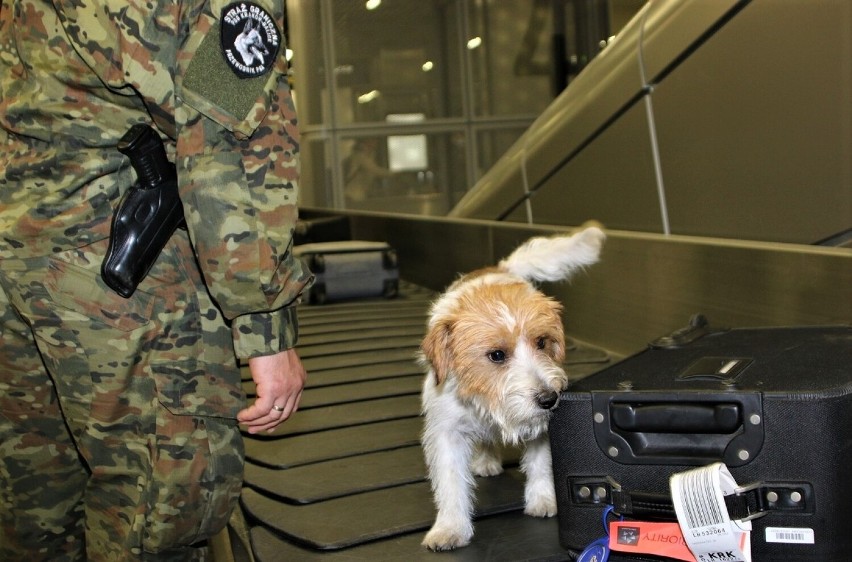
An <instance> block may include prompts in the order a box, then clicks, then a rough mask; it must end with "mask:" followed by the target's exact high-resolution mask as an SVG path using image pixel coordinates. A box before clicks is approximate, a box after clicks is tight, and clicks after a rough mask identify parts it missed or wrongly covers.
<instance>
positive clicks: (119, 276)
mask: <svg viewBox="0 0 852 562" xmlns="http://www.w3.org/2000/svg"><path fill="white" fill-rule="evenodd" d="M118 150H119V152H121V153H122V154H125V155H126V156H128V157H129V158H130V164H131V165H132V166H133V169H134V170H135V172H136V178H137V179H136V183H134V184H133V186H131V187H130V189H128V190H127V192H126V193H125V194H124V196H122V198H121V200H120V201H119V203H118V208H117V209H116V211H115V214H114V215H113V218H112V225H111V229H110V236H109V247H108V248H107V253H106V256H104V261H103V263H102V264H101V275H102V276H103V279H104V282H105V283H106V284H107V285H108V286H109V287H110V288H111V289H113V290H114V291H115V292H116V293H118V294H119V295H121V296H122V297H124V298H129V297H130V296H131V295H132V294H133V292H134V291H135V290H136V287H137V286H138V285H139V283H140V282H141V281H142V280H143V279H144V278H145V276H146V275H148V272H149V271H150V270H151V267H152V266H153V265H154V262H155V261H157V257H158V256H159V255H160V252H161V251H162V250H163V248H164V247H165V245H166V243H167V242H168V241H169V238H171V236H172V234H174V231H175V229H177V228H178V227H179V226H182V225H183V224H184V217H183V206H182V205H181V201H180V197H179V195H178V188H177V174H176V173H175V167H174V164H172V163H171V162H169V161H168V158H166V150H165V147H164V146H163V141H162V140H161V139H160V137H159V136H158V135H157V133H156V132H155V131H154V130H153V129H152V128H151V127H149V126H148V125H146V124H143V123H140V124H137V125H134V126H133V127H131V128H130V130H129V131H127V133H125V134H124V136H123V137H121V140H119V142H118Z"/></svg>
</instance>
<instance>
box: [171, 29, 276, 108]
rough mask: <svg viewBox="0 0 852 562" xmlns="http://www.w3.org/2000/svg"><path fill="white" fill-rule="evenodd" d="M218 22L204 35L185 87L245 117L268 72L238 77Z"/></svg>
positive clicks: (184, 80)
mask: <svg viewBox="0 0 852 562" xmlns="http://www.w3.org/2000/svg"><path fill="white" fill-rule="evenodd" d="M219 34H220V29H219V24H218V23H217V24H216V25H215V26H214V27H213V28H212V29H210V32H209V33H207V35H206V36H205V37H204V40H203V41H202V42H201V45H199V47H198V50H197V51H196V52H195V56H194V57H193V58H192V61H190V63H189V66H188V67H187V69H186V74H185V75H184V78H183V87H184V89H186V90H189V91H191V92H194V93H195V94H196V95H197V96H199V97H201V98H204V99H206V100H207V101H208V102H209V103H210V104H212V105H214V106H217V107H219V108H221V109H222V110H223V111H225V112H227V113H229V114H231V115H232V116H234V117H235V118H236V119H237V120H243V119H245V118H246V116H247V115H248V112H249V111H250V110H251V108H252V107H253V106H254V103H255V101H256V100H257V98H258V97H259V96H260V95H261V94H263V91H264V88H265V86H266V83H267V81H268V79H269V77H268V76H258V77H256V78H239V77H238V76H237V75H235V74H234V73H233V72H232V71H231V68H230V67H229V66H228V64H227V62H225V59H224V56H223V54H222V46H221V43H220V41H219Z"/></svg>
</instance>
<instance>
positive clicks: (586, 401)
mask: <svg viewBox="0 0 852 562" xmlns="http://www.w3.org/2000/svg"><path fill="white" fill-rule="evenodd" d="M698 320H699V321H696V319H693V323H692V325H691V326H690V327H689V328H688V329H684V330H681V331H680V333H676V334H673V335H672V336H670V337H666V338H661V339H660V340H657V341H656V342H653V343H652V344H651V345H650V346H649V348H648V349H646V350H645V351H642V352H640V353H638V354H636V355H634V356H632V357H629V358H627V359H625V360H623V361H621V362H619V363H616V364H614V365H612V366H611V367H608V368H607V369H605V370H603V371H600V372H599V373H596V374H593V375H591V376H589V377H587V378H585V379H582V380H580V381H577V382H576V383H575V384H573V385H572V386H571V387H570V388H569V389H568V390H567V391H566V392H564V393H563V395H562V400H561V403H560V405H559V407H558V408H557V409H556V411H555V412H554V417H553V419H552V421H551V424H550V440H551V448H552V451H553V464H554V479H555V483H556V494H557V503H558V518H559V540H560V543H561V544H562V546H563V547H565V548H566V549H568V550H570V551H572V552H574V553H575V554H576V553H577V552H579V551H582V550H583V548H584V547H586V546H587V545H588V544H589V543H591V542H592V541H594V540H595V539H599V538H600V537H601V536H603V528H602V525H601V515H602V513H603V510H604V508H605V507H606V505H607V504H609V503H611V502H612V501H613V498H614V497H615V502H616V503H618V502H620V501H622V499H623V494H621V493H619V492H618V491H619V489H620V490H622V491H627V492H646V493H651V494H668V493H669V484H668V479H669V477H670V476H671V475H672V474H674V473H676V472H682V471H685V470H689V469H691V468H695V467H696V466H704V465H708V464H712V463H714V462H724V463H725V464H726V465H727V466H728V468H729V469H730V472H731V474H732V475H733V477H734V479H735V480H736V481H737V484H738V485H739V486H741V487H742V486H746V485H748V484H752V483H757V482H762V483H764V484H765V485H766V486H767V488H766V489H764V490H763V491H761V492H760V497H758V498H757V501H758V502H762V505H763V507H764V508H766V509H767V514H766V515H764V516H762V517H760V518H757V519H754V520H753V521H752V524H753V530H752V534H751V542H752V559H753V560H754V561H755V562H776V561H778V562H781V561H784V562H787V561H805V560H808V561H820V562H827V561H838V562H839V561H841V560H852V529H850V526H849V524H848V521H850V518H852V483H850V480H849V475H850V474H852V327H850V326H831V327H800V328H799V327H790V328H755V329H731V330H723V331H712V330H708V329H707V328H706V326H705V325H704V324H703V323H702V322H701V321H700V320H701V319H700V317H699V318H698ZM614 492H615V496H613V493H614ZM622 507H624V505H622ZM777 528H780V529H782V530H785V529H789V531H790V536H791V537H793V538H796V537H801V536H802V535H801V534H800V533H798V534H797V531H796V530H812V532H813V537H814V543H813V544H798V543H795V542H792V543H791V542H780V543H779V542H767V538H771V539H773V540H777V539H778V538H779V536H780V537H781V538H782V539H783V538H784V537H785V536H786V535H785V533H784V532H782V531H776V530H775V529H777ZM767 529H770V530H769V531H768V530H767ZM767 533H770V534H771V536H770V535H768V534H767ZM779 533H780V534H779ZM776 535H778V536H776ZM636 559H637V558H629V557H626V555H624V554H623V553H621V554H619V553H616V552H613V553H612V556H611V560H636Z"/></svg>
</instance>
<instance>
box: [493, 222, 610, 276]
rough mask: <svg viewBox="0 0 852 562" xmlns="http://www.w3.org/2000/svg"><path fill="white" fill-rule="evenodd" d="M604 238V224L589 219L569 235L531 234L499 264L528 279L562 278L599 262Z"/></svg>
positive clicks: (510, 271)
mask: <svg viewBox="0 0 852 562" xmlns="http://www.w3.org/2000/svg"><path fill="white" fill-rule="evenodd" d="M604 240H606V234H604V231H603V230H602V229H601V226H600V225H599V224H598V223H596V222H587V223H585V224H584V225H583V226H581V227H580V228H579V229H578V230H577V231H575V232H574V233H573V234H571V235H569V236H566V235H562V236H552V237H544V236H541V237H536V238H531V239H530V240H528V241H526V242H525V243H524V244H522V245H521V246H519V247H518V249H516V250H515V251H514V252H512V254H511V255H510V256H509V257H507V258H506V259H504V260H502V261H501V262H500V263H499V265H498V267H499V268H500V269H503V270H505V271H508V272H509V273H511V274H513V275H517V276H519V277H521V278H523V279H526V280H528V281H561V280H564V279H568V278H569V277H571V275H573V274H574V273H575V272H576V271H577V270H578V269H582V268H583V267H585V266H588V265H592V264H594V263H597V261H598V256H599V255H600V252H601V247H602V246H603V243H604Z"/></svg>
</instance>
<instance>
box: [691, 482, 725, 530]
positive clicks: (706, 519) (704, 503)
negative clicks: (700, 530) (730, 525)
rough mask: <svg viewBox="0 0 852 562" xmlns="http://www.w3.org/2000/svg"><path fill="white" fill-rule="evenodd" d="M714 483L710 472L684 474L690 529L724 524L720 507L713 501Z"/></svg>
mask: <svg viewBox="0 0 852 562" xmlns="http://www.w3.org/2000/svg"><path fill="white" fill-rule="evenodd" d="M713 500H714V491H713V481H712V478H711V474H710V472H708V471H699V472H687V473H685V474H684V497H683V502H684V507H685V508H686V510H685V512H686V520H687V523H688V524H689V526H690V527H692V528H695V527H709V526H711V525H721V524H722V523H723V522H724V519H722V512H721V511H720V510H719V505H718V504H717V503H716V502H715V501H713Z"/></svg>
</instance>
